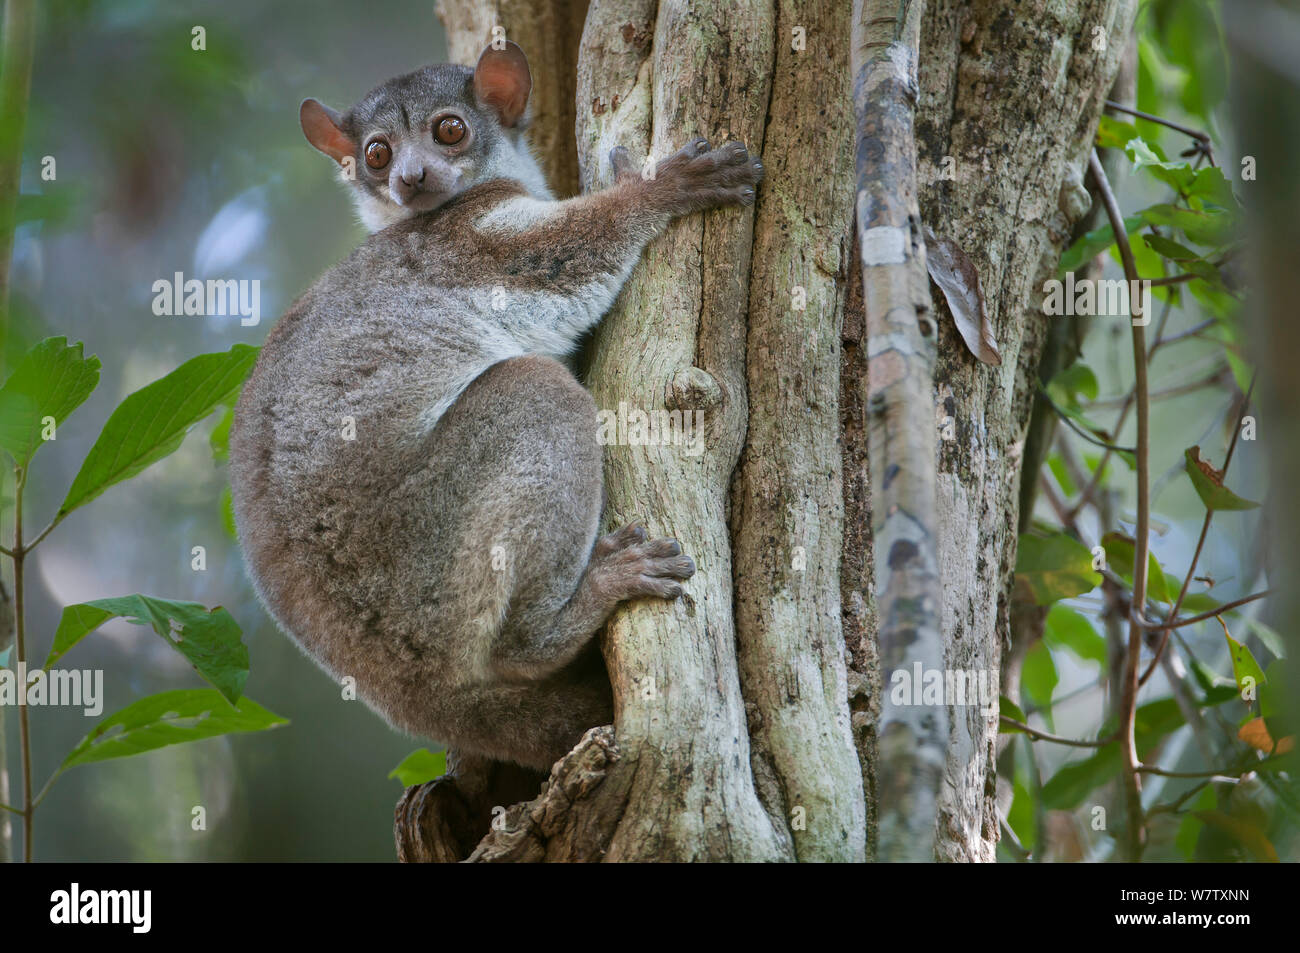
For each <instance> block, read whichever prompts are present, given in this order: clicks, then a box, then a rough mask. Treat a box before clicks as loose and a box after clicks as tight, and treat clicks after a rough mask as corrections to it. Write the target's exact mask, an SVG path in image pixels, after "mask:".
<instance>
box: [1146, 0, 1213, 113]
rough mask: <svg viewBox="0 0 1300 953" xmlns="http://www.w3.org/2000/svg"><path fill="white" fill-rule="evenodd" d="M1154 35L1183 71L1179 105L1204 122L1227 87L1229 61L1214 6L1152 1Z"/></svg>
mask: <svg viewBox="0 0 1300 953" xmlns="http://www.w3.org/2000/svg"><path fill="white" fill-rule="evenodd" d="M1151 12H1152V17H1153V20H1154V26H1155V31H1154V35H1155V36H1156V37H1157V38H1158V39H1159V42H1160V48H1161V50H1162V52H1163V53H1164V55H1165V58H1166V59H1168V61H1169V62H1170V63H1172V64H1173V65H1174V66H1176V67H1179V68H1180V70H1181V71H1182V78H1183V82H1182V85H1181V89H1180V90H1179V105H1181V106H1182V108H1183V110H1184V111H1185V112H1187V113H1189V114H1191V115H1193V116H1199V117H1200V118H1201V119H1203V120H1204V121H1205V122H1207V123H1208V122H1210V121H1212V115H1211V114H1212V113H1213V111H1214V107H1215V106H1217V105H1218V104H1219V103H1220V102H1222V101H1223V98H1224V96H1225V94H1226V93H1227V89H1228V63H1227V55H1226V53H1225V52H1224V48H1223V38H1222V33H1221V31H1220V28H1219V22H1218V18H1217V15H1216V10H1215V9H1214V5H1212V4H1208V3H1187V2H1186V0H1156V2H1154V3H1152V4H1151Z"/></svg>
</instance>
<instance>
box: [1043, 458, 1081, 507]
mask: <svg viewBox="0 0 1300 953" xmlns="http://www.w3.org/2000/svg"><path fill="white" fill-rule="evenodd" d="M1047 468H1048V469H1049V470H1051V471H1052V476H1054V477H1055V478H1056V482H1057V484H1058V485H1059V486H1060V487H1061V492H1062V493H1064V494H1065V495H1066V496H1067V497H1070V496H1074V494H1076V493H1078V492H1079V487H1077V486H1075V485H1074V481H1073V480H1072V479H1070V471H1069V470H1067V469H1066V467H1065V461H1064V460H1063V459H1061V455H1060V454H1059V453H1053V454H1051V455H1050V456H1049V457H1048V458H1047Z"/></svg>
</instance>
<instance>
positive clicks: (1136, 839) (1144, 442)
mask: <svg viewBox="0 0 1300 953" xmlns="http://www.w3.org/2000/svg"><path fill="white" fill-rule="evenodd" d="M1088 162H1089V165H1090V166H1091V168H1092V175H1093V179H1094V180H1095V181H1096V183H1097V191H1098V193H1099V194H1100V196H1101V198H1102V202H1103V204H1104V205H1105V207H1106V214H1107V216H1109V218H1110V223H1111V228H1112V229H1113V230H1114V233H1115V240H1116V242H1117V243H1118V245H1119V254H1120V260H1121V261H1123V263H1124V275H1125V277H1126V278H1127V279H1128V280H1129V281H1136V280H1138V273H1137V263H1136V262H1135V261H1134V259H1133V249H1132V248H1131V247H1130V246H1129V241H1128V233H1127V232H1126V231H1125V230H1124V215H1123V213H1122V212H1121V211H1120V208H1119V202H1117V201H1116V199H1115V193H1114V192H1113V191H1111V187H1110V181H1109V180H1108V179H1107V178H1106V170H1105V169H1104V168H1103V167H1102V164H1101V158H1100V157H1099V156H1098V155H1097V150H1096V149H1093V150H1092V153H1091V154H1090V156H1089V159H1088ZM1131 307H1132V303H1131V302H1130V308H1131ZM1145 317H1146V318H1147V320H1149V319H1150V316H1149V315H1146V316H1145ZM1130 323H1131V325H1132V332H1133V391H1134V394H1135V395H1136V402H1137V533H1136V538H1135V540H1134V546H1133V605H1134V606H1139V607H1141V606H1145V605H1146V601H1147V552H1148V544H1149V539H1148V533H1149V532H1150V528H1151V527H1150V524H1151V498H1150V494H1151V487H1150V478H1151V474H1150V459H1149V458H1150V452H1151V435H1150V432H1149V431H1150V401H1149V395H1148V391H1147V347H1146V327H1145V323H1143V324H1139V323H1137V321H1131V322H1130ZM1142 635H1143V629H1142V627H1141V626H1139V625H1136V624H1133V625H1130V626H1129V637H1128V653H1127V656H1126V657H1125V660H1124V675H1123V684H1122V686H1121V695H1120V698H1121V702H1120V711H1119V714H1120V726H1119V730H1120V747H1121V750H1122V751H1123V761H1124V763H1123V772H1122V775H1123V785H1124V808H1125V814H1126V815H1127V818H1128V823H1127V827H1126V830H1125V843H1126V848H1127V851H1126V852H1127V855H1128V858H1129V859H1130V860H1132V861H1137V860H1139V859H1141V857H1142V848H1143V845H1144V844H1145V841H1146V829H1145V823H1144V820H1143V816H1142V786H1141V782H1140V781H1139V779H1138V772H1137V767H1138V765H1139V764H1140V763H1141V762H1140V761H1139V759H1138V756H1137V740H1136V737H1135V735H1134V724H1135V722H1136V720H1137V694H1138V664H1139V661H1140V657H1141V653H1142Z"/></svg>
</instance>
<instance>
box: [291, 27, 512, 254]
mask: <svg viewBox="0 0 1300 953" xmlns="http://www.w3.org/2000/svg"><path fill="white" fill-rule="evenodd" d="M531 87H532V79H531V77H530V75H529V72H528V62H527V60H526V59H524V54H523V52H522V51H521V50H520V49H519V47H517V46H515V45H514V44H513V43H508V44H506V47H505V48H504V49H502V50H499V51H498V50H493V49H492V48H491V47H489V48H488V49H486V50H484V51H483V55H482V57H480V59H479V63H478V66H477V67H476V68H475V69H470V68H469V67H466V66H426V67H425V68H424V69H421V70H416V71H415V72H414V73H407V74H406V75H404V76H399V77H397V78H396V79H393V80H390V81H389V82H387V83H384V84H383V85H382V86H378V87H376V88H375V89H373V90H371V91H370V92H369V93H367V94H366V96H365V97H364V98H363V99H362V100H361V101H360V102H359V103H357V104H356V105H355V106H353V107H352V108H351V109H350V110H348V111H347V112H346V113H344V114H343V115H339V114H338V113H335V112H334V111H333V110H331V109H329V108H328V107H326V106H323V105H321V104H320V103H319V102H317V101H316V100H314V99H308V100H306V101H305V102H304V103H303V104H302V109H301V111H300V116H299V118H300V120H301V122H302V128H303V132H304V133H306V135H307V139H308V141H310V142H311V144H312V145H314V146H315V147H316V148H317V149H319V150H320V151H321V152H324V153H325V154H326V155H328V156H330V157H331V158H333V159H334V160H335V161H336V162H338V163H339V165H340V167H341V168H342V172H343V176H344V178H345V179H347V180H348V181H349V183H350V184H351V185H352V186H353V196H354V198H355V199H356V202H357V208H358V211H359V213H360V215H361V219H362V221H363V222H365V224H366V226H367V227H369V228H370V230H371V231H377V230H378V229H380V228H384V227H386V226H388V225H391V224H393V223H394V222H399V221H402V220H403V219H407V218H410V217H412V216H414V215H419V214H421V213H423V212H431V211H433V210H434V209H436V208H438V207H439V206H441V205H443V204H444V203H446V202H447V201H448V200H450V199H451V198H452V197H454V196H455V195H456V194H458V193H460V192H463V191H464V190H465V189H468V188H470V187H471V186H473V185H476V184H478V183H479V182H486V181H488V180H489V179H494V178H501V177H503V176H504V177H517V176H518V172H517V170H518V167H519V164H520V150H524V149H526V146H525V144H524V143H523V140H522V135H521V133H522V124H521V122H520V120H521V119H522V117H523V113H524V109H525V107H526V106H527V104H528V93H529V91H530V89H531ZM529 164H531V163H529Z"/></svg>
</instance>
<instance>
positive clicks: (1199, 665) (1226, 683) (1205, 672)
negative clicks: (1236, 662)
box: [1191, 659, 1238, 707]
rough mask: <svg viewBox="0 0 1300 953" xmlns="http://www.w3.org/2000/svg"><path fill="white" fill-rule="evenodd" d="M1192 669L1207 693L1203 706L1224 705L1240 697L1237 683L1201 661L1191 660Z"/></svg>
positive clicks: (1198, 682)
mask: <svg viewBox="0 0 1300 953" xmlns="http://www.w3.org/2000/svg"><path fill="white" fill-rule="evenodd" d="M1191 669H1192V675H1193V676H1194V677H1195V678H1196V682H1197V684H1198V685H1200V686H1201V690H1202V691H1204V692H1205V697H1204V698H1202V699H1201V705H1202V706H1206V707H1208V706H1212V705H1222V704H1223V703H1224V702H1226V701H1231V700H1232V699H1234V698H1236V697H1238V696H1237V683H1236V682H1234V681H1233V680H1232V679H1230V678H1225V677H1224V676H1222V675H1220V674H1219V673H1218V672H1216V671H1215V670H1214V669H1212V668H1210V667H1209V666H1208V665H1206V664H1205V663H1204V662H1202V661H1201V660H1200V659H1192V660H1191Z"/></svg>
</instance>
